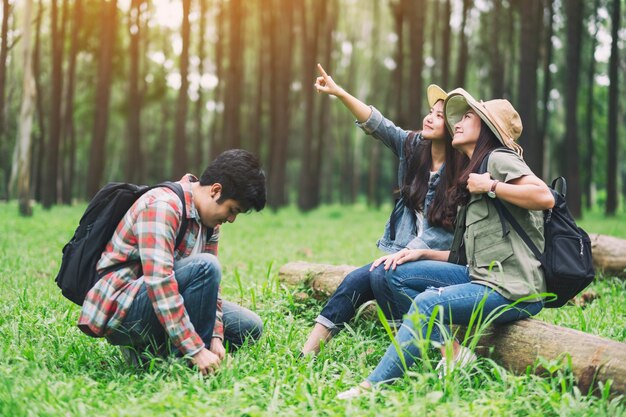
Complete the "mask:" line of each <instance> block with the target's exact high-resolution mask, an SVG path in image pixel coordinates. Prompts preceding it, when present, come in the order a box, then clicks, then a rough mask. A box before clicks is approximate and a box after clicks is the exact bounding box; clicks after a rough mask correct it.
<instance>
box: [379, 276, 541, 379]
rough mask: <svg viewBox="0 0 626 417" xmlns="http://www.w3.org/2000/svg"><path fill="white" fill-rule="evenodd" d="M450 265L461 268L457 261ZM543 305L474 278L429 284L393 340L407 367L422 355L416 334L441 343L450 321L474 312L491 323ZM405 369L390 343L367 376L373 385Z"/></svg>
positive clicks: (466, 321)
mask: <svg viewBox="0 0 626 417" xmlns="http://www.w3.org/2000/svg"><path fill="white" fill-rule="evenodd" d="M449 265H452V266H455V267H460V268H464V267H463V266H459V265H454V264H449ZM446 270H448V268H447V267H446V268H445V269H442V275H444V274H445V271H446ZM468 281H469V275H468ZM481 305H482V306H481ZM542 308H543V303H542V302H541V301H537V302H530V303H525V302H514V301H511V300H508V299H506V298H504V297H503V296H502V295H500V294H499V293H498V292H497V291H495V290H494V289H492V288H489V287H487V286H484V285H481V284H478V283H473V282H467V283H465V284H455V285H450V286H447V287H440V288H428V289H427V290H426V291H424V292H422V293H420V294H419V295H418V296H417V297H415V300H414V303H413V305H412V306H411V309H410V310H409V313H408V314H407V318H406V319H405V320H404V322H403V323H402V326H401V327H400V331H399V332H398V334H397V335H396V342H397V343H398V345H399V347H400V348H401V349H402V355H403V357H404V360H405V363H406V369H408V368H410V367H411V366H412V365H413V363H415V361H416V360H417V359H419V358H420V357H421V351H420V348H419V346H418V343H417V342H418V340H417V339H418V338H421V339H422V340H430V341H435V342H439V343H443V342H444V341H445V340H444V338H445V337H449V335H450V329H449V326H448V325H449V324H451V323H454V324H462V325H467V324H469V322H470V320H471V318H472V315H473V314H475V313H476V315H477V317H478V320H477V322H475V323H476V325H479V324H480V323H484V322H485V321H487V320H489V321H490V322H491V323H497V324H502V323H509V322H513V321H516V320H520V319H523V318H527V317H530V316H534V315H535V314H537V313H539V311H541V309H542ZM481 309H482V310H481ZM480 311H482V312H480ZM415 313H419V314H415ZM433 314H435V317H436V318H437V319H436V322H435V324H434V325H433V326H432V328H429V325H428V321H429V319H430V318H431V316H432V315H433ZM416 316H417V317H416ZM416 326H417V329H416ZM404 372H405V368H404V366H403V364H402V360H401V358H400V355H399V354H398V351H397V350H396V347H395V345H394V344H393V343H392V344H391V345H390V346H389V347H388V348H387V351H386V352H385V355H384V356H383V358H382V359H381V360H380V362H379V363H378V365H377V366H376V369H374V371H373V372H372V373H371V374H370V375H369V376H368V377H367V380H368V381H369V382H370V383H371V384H372V385H375V384H379V383H383V382H391V381H393V380H394V379H398V378H400V377H401V376H402V375H404Z"/></svg>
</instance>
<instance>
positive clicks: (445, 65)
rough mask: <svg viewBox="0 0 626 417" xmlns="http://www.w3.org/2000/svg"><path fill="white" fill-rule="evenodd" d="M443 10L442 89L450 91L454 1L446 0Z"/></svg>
mask: <svg viewBox="0 0 626 417" xmlns="http://www.w3.org/2000/svg"><path fill="white" fill-rule="evenodd" d="M442 10H443V17H442V19H441V30H443V45H442V46H441V55H442V59H441V87H442V88H443V89H444V90H446V91H448V89H450V65H451V64H450V55H451V54H452V28H451V27H450V19H451V17H452V0H446V5H445V7H443V9H442Z"/></svg>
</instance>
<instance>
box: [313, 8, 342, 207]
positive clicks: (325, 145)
mask: <svg viewBox="0 0 626 417" xmlns="http://www.w3.org/2000/svg"><path fill="white" fill-rule="evenodd" d="M324 3H325V4H326V7H325V8H324V11H323V13H322V16H323V20H322V22H323V25H322V31H321V35H322V39H320V43H321V44H322V45H323V48H322V60H323V61H324V62H331V59H332V52H333V33H335V30H336V25H337V15H338V14H339V11H338V4H337V0H332V1H327V2H324ZM318 106H319V107H318V114H317V118H318V122H317V129H316V132H315V137H316V140H315V144H316V148H315V153H314V155H313V163H314V165H313V171H312V173H313V187H312V189H313V190H314V191H315V194H314V195H313V198H312V201H313V204H314V206H315V207H317V206H319V204H320V203H321V202H322V201H321V200H322V199H323V202H324V203H325V204H331V203H332V200H333V191H334V187H333V184H332V183H333V172H334V162H335V148H336V146H335V144H336V141H335V140H334V138H333V137H332V136H326V135H324V134H323V133H322V132H330V133H331V135H332V131H331V129H330V126H331V121H330V106H329V105H324V103H323V102H322V101H321V100H320V101H318ZM323 188H324V191H325V192H324V194H323V195H322V191H323Z"/></svg>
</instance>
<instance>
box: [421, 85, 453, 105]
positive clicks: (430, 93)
mask: <svg viewBox="0 0 626 417" xmlns="http://www.w3.org/2000/svg"><path fill="white" fill-rule="evenodd" d="M426 96H427V97H428V105H429V106H430V107H432V106H434V105H435V103H436V102H438V101H439V100H442V101H446V98H448V93H446V92H445V91H443V89H442V88H441V87H439V86H438V85H436V84H431V85H429V86H428V88H427V89H426Z"/></svg>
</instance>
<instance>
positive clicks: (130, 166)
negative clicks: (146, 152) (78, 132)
mask: <svg viewBox="0 0 626 417" xmlns="http://www.w3.org/2000/svg"><path fill="white" fill-rule="evenodd" d="M142 3H143V0H132V2H131V4H130V9H129V10H128V31H129V36H130V57H129V58H130V71H129V74H128V119H127V120H126V129H127V132H128V138H127V140H126V146H127V148H126V167H125V168H126V169H125V174H126V175H125V176H126V181H130V182H134V183H137V182H140V180H141V178H143V156H142V151H141V141H142V137H141V106H142V98H141V91H140V88H139V83H140V74H141V70H140V68H139V66H140V57H141V55H142V53H141V51H140V45H141V43H140V42H141V36H142V35H141V27H142V26H141V20H142V19H141V18H142V16H141V15H142V13H141V5H142Z"/></svg>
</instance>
